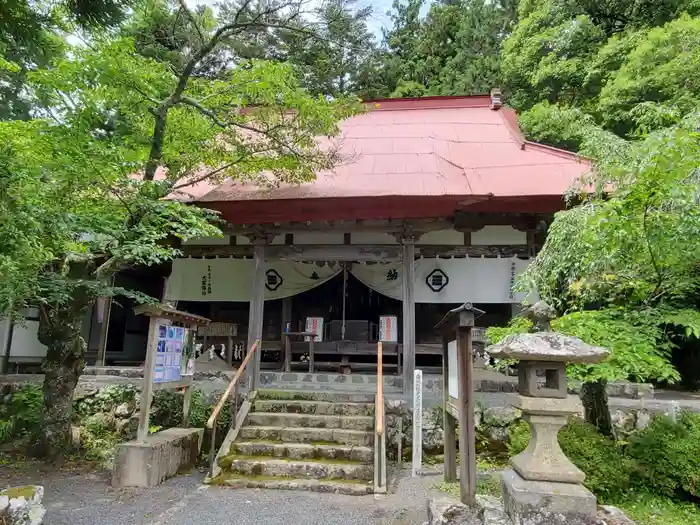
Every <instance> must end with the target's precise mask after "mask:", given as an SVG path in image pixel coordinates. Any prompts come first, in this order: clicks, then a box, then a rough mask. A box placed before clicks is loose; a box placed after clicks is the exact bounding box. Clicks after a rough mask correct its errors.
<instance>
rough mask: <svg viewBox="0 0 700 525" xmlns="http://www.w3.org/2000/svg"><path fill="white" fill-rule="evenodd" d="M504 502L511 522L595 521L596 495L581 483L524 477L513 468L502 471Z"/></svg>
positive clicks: (586, 524)
mask: <svg viewBox="0 0 700 525" xmlns="http://www.w3.org/2000/svg"><path fill="white" fill-rule="evenodd" d="M501 489H502V492H503V505H504V508H505V511H506V513H507V514H508V516H509V517H510V519H511V520H512V522H513V525H564V524H566V525H595V524H596V523H597V518H596V513H597V505H596V498H595V496H594V495H593V494H592V493H591V492H590V491H589V490H588V489H586V488H585V487H584V486H583V485H577V484H574V483H554V482H546V481H526V480H524V479H523V478H522V477H520V475H519V474H518V473H517V472H515V471H514V470H511V469H508V470H504V471H503V473H502V474H501Z"/></svg>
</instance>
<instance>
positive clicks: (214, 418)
mask: <svg viewBox="0 0 700 525" xmlns="http://www.w3.org/2000/svg"><path fill="white" fill-rule="evenodd" d="M259 345H260V340H259V339H258V340H256V341H255V342H254V343H253V344H252V345H251V347H250V350H248V352H247V353H246V356H245V359H243V362H242V363H241V366H240V367H238V370H236V374H235V375H234V376H233V379H231V382H230V383H229V384H228V387H227V388H226V390H225V391H224V393H223V394H222V395H221V398H220V399H219V402H218V403H217V404H216V406H215V407H214V410H212V412H211V416H209V419H208V420H207V428H208V429H209V431H210V432H211V446H210V448H209V475H212V473H213V469H214V458H215V457H216V423H217V422H218V420H219V414H220V413H221V410H222V409H223V408H224V404H225V403H226V401H227V400H228V398H229V397H230V396H231V392H233V391H234V390H235V394H234V410H233V414H232V417H231V425H235V424H236V415H237V413H238V406H237V403H238V381H239V380H240V378H241V376H242V375H243V372H244V371H245V367H246V366H247V365H248V362H249V361H250V360H251V358H252V357H253V354H255V351H256V350H257V349H258V346H259Z"/></svg>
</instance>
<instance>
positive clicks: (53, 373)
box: [38, 299, 88, 460]
mask: <svg viewBox="0 0 700 525" xmlns="http://www.w3.org/2000/svg"><path fill="white" fill-rule="evenodd" d="M87 306H88V302H87V301H84V300H80V299H74V300H73V301H72V302H71V304H68V305H66V306H64V307H60V308H46V307H44V308H43V309H42V317H41V320H40V324H39V340H40V341H41V342H42V343H43V344H45V345H46V346H47V347H48V350H47V352H46V358H45V359H44V362H43V363H42V369H43V372H44V389H43V390H44V411H43V414H42V426H41V429H40V431H39V440H38V453H39V454H40V455H41V456H44V457H48V458H49V459H54V460H55V459H59V458H60V457H61V456H62V455H64V454H65V453H66V452H69V451H70V449H71V447H72V444H71V421H72V417H73V392H74V391H75V387H76V386H77V384H78V379H79V378H80V375H81V374H82V372H83V369H84V368H85V351H86V350H87V343H86V342H85V340H84V339H83V337H82V335H81V332H82V322H83V315H84V313H85V312H86V310H87Z"/></svg>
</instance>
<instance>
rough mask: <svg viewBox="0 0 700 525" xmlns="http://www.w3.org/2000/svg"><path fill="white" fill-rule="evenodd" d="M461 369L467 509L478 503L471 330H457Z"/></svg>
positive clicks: (462, 460)
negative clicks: (468, 506)
mask: <svg viewBox="0 0 700 525" xmlns="http://www.w3.org/2000/svg"><path fill="white" fill-rule="evenodd" d="M472 324H473V323H472ZM457 366H458V367H459V370H458V373H459V423H460V424H459V478H460V482H459V486H460V500H461V501H462V503H464V504H466V505H472V504H474V503H476V429H475V428H474V396H473V391H474V389H473V384H474V383H473V381H474V374H473V372H474V365H473V363H472V331H471V327H460V328H458V329H457Z"/></svg>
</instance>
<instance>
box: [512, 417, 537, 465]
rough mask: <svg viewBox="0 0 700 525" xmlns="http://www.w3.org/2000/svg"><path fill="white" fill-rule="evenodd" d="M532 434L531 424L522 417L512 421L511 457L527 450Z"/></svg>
mask: <svg viewBox="0 0 700 525" xmlns="http://www.w3.org/2000/svg"><path fill="white" fill-rule="evenodd" d="M531 436H532V433H531V432H530V425H528V424H527V423H525V421H523V420H522V419H521V420H518V421H516V422H515V423H512V424H511V425H510V426H509V427H508V444H507V447H508V455H509V456H511V457H512V456H517V455H518V454H520V453H521V452H522V451H523V450H525V449H526V448H527V444H528V443H529V442H530V437H531Z"/></svg>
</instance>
